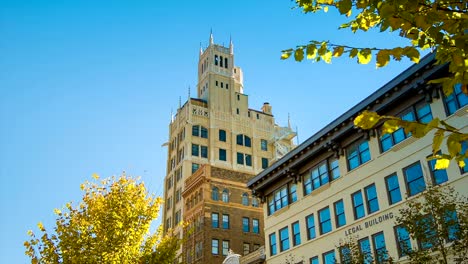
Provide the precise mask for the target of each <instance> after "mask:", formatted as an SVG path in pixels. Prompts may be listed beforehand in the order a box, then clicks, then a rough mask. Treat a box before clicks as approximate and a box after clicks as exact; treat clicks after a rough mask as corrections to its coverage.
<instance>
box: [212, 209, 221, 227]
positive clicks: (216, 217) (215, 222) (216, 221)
mask: <svg viewBox="0 0 468 264" xmlns="http://www.w3.org/2000/svg"><path fill="white" fill-rule="evenodd" d="M211 227H213V228H219V214H218V213H211Z"/></svg>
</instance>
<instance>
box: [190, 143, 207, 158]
mask: <svg viewBox="0 0 468 264" xmlns="http://www.w3.org/2000/svg"><path fill="white" fill-rule="evenodd" d="M192 156H194V157H202V158H208V147H207V146H200V145H198V144H192Z"/></svg>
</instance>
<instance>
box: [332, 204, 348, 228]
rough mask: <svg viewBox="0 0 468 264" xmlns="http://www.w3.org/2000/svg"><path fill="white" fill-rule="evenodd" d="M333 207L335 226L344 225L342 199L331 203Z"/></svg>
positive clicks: (344, 217)
mask: <svg viewBox="0 0 468 264" xmlns="http://www.w3.org/2000/svg"><path fill="white" fill-rule="evenodd" d="M333 207H334V208H335V223H336V228H338V227H341V226H344V225H346V216H345V211H344V204H343V200H339V201H337V202H335V203H334V204H333Z"/></svg>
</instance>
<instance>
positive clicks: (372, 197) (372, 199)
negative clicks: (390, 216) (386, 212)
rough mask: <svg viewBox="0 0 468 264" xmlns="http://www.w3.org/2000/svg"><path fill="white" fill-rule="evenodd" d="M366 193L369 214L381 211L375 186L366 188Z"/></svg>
mask: <svg viewBox="0 0 468 264" xmlns="http://www.w3.org/2000/svg"><path fill="white" fill-rule="evenodd" d="M364 192H365V194H366V202H367V213H368V214H372V213H374V212H377V211H378V210H379V201H378V200H377V190H376V188H375V184H371V185H369V186H367V187H366V188H364Z"/></svg>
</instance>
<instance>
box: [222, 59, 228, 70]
mask: <svg viewBox="0 0 468 264" xmlns="http://www.w3.org/2000/svg"><path fill="white" fill-rule="evenodd" d="M221 66H222V65H221ZM227 67H228V59H227V58H224V68H226V69H227Z"/></svg>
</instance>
